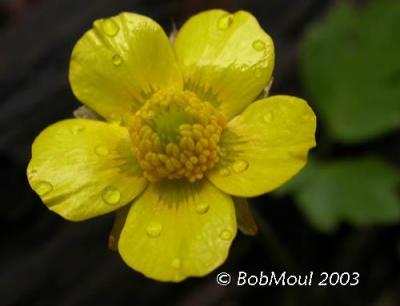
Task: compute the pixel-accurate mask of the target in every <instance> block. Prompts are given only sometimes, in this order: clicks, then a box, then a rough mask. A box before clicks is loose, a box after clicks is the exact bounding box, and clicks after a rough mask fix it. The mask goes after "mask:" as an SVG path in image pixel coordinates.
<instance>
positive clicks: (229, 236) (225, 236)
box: [220, 230, 232, 240]
mask: <svg viewBox="0 0 400 306" xmlns="http://www.w3.org/2000/svg"><path fill="white" fill-rule="evenodd" d="M220 237H221V239H222V240H231V239H232V231H231V230H223V231H222V232H221V234H220Z"/></svg>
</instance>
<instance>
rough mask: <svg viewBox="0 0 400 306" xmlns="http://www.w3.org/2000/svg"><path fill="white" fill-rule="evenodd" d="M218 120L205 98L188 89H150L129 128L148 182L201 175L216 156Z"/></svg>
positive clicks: (216, 112) (193, 178) (217, 154)
mask: <svg viewBox="0 0 400 306" xmlns="http://www.w3.org/2000/svg"><path fill="white" fill-rule="evenodd" d="M175 118H176V120H174V119H175ZM185 120H187V121H186V122H185ZM175 121H176V126H175V125H174V124H175ZM182 121H183V123H182ZM222 122H223V124H224V122H225V121H224V117H223V116H222V115H221V114H220V113H219V112H218V111H217V110H216V109H214V107H213V106H212V105H211V104H210V103H209V102H205V101H201V100H200V99H199V98H198V97H197V96H196V95H195V94H194V93H192V92H190V91H182V92H180V91H173V90H164V91H158V92H156V93H154V94H153V96H152V97H151V98H150V99H148V100H147V101H146V103H145V104H144V106H143V107H142V108H141V109H140V110H139V111H138V112H137V113H136V114H135V117H134V118H133V120H132V124H131V126H130V129H129V131H130V134H131V137H132V141H133V143H134V150H135V153H136V157H137V160H138V163H139V165H140V166H141V167H142V169H143V170H144V175H145V177H146V178H147V179H148V180H149V181H151V182H155V181H157V180H160V179H165V178H166V179H180V178H186V179H188V180H189V181H190V182H194V181H196V180H200V179H202V178H203V177H204V174H205V173H206V172H207V171H208V170H210V169H211V168H212V167H213V166H214V165H215V163H216V162H217V161H218V159H219V147H218V142H219V139H220V136H221V132H222V128H223V125H222V124H221V123H222Z"/></svg>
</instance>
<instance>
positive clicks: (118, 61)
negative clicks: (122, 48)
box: [111, 54, 122, 66]
mask: <svg viewBox="0 0 400 306" xmlns="http://www.w3.org/2000/svg"><path fill="white" fill-rule="evenodd" d="M111 60H112V63H113V64H114V66H119V65H121V63H122V58H121V56H119V55H118V54H115V55H113V57H112V58H111Z"/></svg>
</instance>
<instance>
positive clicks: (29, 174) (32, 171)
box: [28, 168, 37, 179]
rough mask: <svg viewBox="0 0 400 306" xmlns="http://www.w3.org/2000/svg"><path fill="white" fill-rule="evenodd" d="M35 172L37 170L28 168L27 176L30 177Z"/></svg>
mask: <svg viewBox="0 0 400 306" xmlns="http://www.w3.org/2000/svg"><path fill="white" fill-rule="evenodd" d="M36 174H37V170H36V169H31V168H29V169H28V178H29V179H32V178H33V177H34V176H35V175H36Z"/></svg>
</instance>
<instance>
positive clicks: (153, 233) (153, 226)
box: [146, 222, 162, 238]
mask: <svg viewBox="0 0 400 306" xmlns="http://www.w3.org/2000/svg"><path fill="white" fill-rule="evenodd" d="M161 232H162V225H161V224H160V223H157V222H152V223H150V224H149V225H148V226H147V228H146V233H147V236H149V237H150V238H157V237H159V236H160V235H161Z"/></svg>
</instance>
